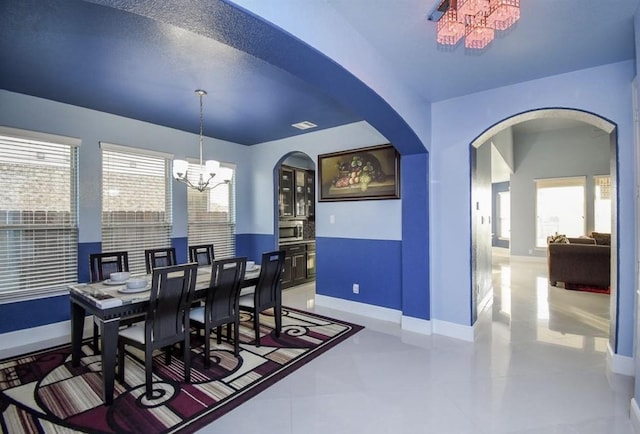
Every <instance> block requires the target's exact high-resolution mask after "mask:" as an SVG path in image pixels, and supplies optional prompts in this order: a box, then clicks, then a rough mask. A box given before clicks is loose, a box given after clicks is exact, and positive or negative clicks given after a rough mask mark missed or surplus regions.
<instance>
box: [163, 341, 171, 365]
mask: <svg viewBox="0 0 640 434" xmlns="http://www.w3.org/2000/svg"><path fill="white" fill-rule="evenodd" d="M164 364H165V365H170V364H171V346H170V345H169V346H167V347H165V348H164Z"/></svg>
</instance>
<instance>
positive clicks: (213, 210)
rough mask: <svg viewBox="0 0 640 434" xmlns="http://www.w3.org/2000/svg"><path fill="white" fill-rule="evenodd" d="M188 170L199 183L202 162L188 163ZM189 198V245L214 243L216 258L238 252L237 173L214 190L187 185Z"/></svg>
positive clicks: (192, 180) (190, 176) (190, 177)
mask: <svg viewBox="0 0 640 434" xmlns="http://www.w3.org/2000/svg"><path fill="white" fill-rule="evenodd" d="M226 167H229V166H226ZM234 172H235V171H234ZM187 173H188V176H189V179H190V180H191V182H193V183H197V181H198V177H199V176H200V166H199V165H198V164H189V169H188V171H187ZM214 181H215V178H214ZM187 200H188V214H189V217H188V218H189V228H188V234H187V236H188V237H189V245H197V244H211V243H213V247H214V254H215V257H216V258H217V259H218V258H227V257H232V256H235V250H236V248H235V234H236V212H235V173H234V177H233V178H231V182H230V183H228V184H221V185H218V186H217V187H215V188H214V189H212V190H208V191H204V192H202V193H201V192H199V191H197V190H194V189H192V188H188V189H187Z"/></svg>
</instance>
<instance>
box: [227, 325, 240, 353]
mask: <svg viewBox="0 0 640 434" xmlns="http://www.w3.org/2000/svg"><path fill="white" fill-rule="evenodd" d="M229 325H231V324H229ZM239 353H240V320H239V319H238V318H236V320H235V322H234V323H233V354H234V355H235V356H236V357H238V354H239Z"/></svg>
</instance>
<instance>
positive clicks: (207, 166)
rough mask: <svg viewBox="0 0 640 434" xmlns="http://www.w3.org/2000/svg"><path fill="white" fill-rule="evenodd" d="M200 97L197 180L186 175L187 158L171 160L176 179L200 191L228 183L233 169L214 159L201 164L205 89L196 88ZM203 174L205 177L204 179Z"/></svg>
mask: <svg viewBox="0 0 640 434" xmlns="http://www.w3.org/2000/svg"><path fill="white" fill-rule="evenodd" d="M195 92H196V94H197V95H198V96H199V97H200V166H199V167H198V169H197V172H198V173H197V175H198V181H197V183H194V182H191V180H189V177H188V173H187V172H188V169H189V162H188V161H187V160H173V177H174V178H175V180H176V181H180V182H183V183H185V184H187V187H189V188H193V189H195V190H198V191H200V192H202V191H205V190H211V189H212V188H215V187H217V186H219V185H220V184H228V183H229V182H230V181H231V178H232V177H233V169H230V168H228V167H220V162H219V161H216V160H207V161H206V162H205V163H204V165H203V164H202V142H203V136H202V124H203V121H204V118H203V116H202V97H203V96H205V95H206V94H207V92H206V91H204V90H201V89H198V90H196V91H195ZM205 175H206V177H207V179H206V180H205ZM216 176H218V179H219V180H220V181H219V182H216V183H211V181H212V180H213V178H214V177H216Z"/></svg>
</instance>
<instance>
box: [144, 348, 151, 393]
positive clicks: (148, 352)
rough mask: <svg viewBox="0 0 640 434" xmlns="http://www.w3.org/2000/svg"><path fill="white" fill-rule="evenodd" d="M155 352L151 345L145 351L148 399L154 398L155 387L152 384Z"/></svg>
mask: <svg viewBox="0 0 640 434" xmlns="http://www.w3.org/2000/svg"><path fill="white" fill-rule="evenodd" d="M152 370H153V350H152V349H151V346H150V345H146V346H145V349H144V374H145V376H144V378H145V380H144V382H145V392H146V395H147V399H152V398H153V386H152V384H151V382H152V381H153V372H152Z"/></svg>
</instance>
